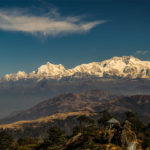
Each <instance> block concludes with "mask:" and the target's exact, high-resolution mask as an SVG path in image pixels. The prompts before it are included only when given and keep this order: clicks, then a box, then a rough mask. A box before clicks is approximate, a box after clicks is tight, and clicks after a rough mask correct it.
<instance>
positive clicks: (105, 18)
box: [0, 0, 150, 76]
mask: <svg viewBox="0 0 150 150" xmlns="http://www.w3.org/2000/svg"><path fill="white" fill-rule="evenodd" d="M123 55H133V56H136V57H139V58H141V59H143V60H150V1H149V0H0V76H3V75H4V74H6V73H14V72H17V71H19V70H23V71H25V72H27V73H28V72H31V71H32V70H35V69H36V68H38V67H39V66H40V65H42V64H45V63H46V62H47V61H49V62H51V63H55V64H63V65H64V66H65V67H66V68H71V67H74V66H76V65H79V64H82V63H88V62H93V61H101V60H104V59H108V58H111V57H113V56H123Z"/></svg>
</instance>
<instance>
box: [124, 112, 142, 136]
mask: <svg viewBox="0 0 150 150" xmlns="http://www.w3.org/2000/svg"><path fill="white" fill-rule="evenodd" d="M125 115H126V120H128V121H129V122H131V127H132V130H133V131H135V132H136V133H138V132H143V129H144V124H143V123H142V122H141V121H140V119H139V117H138V115H137V113H133V112H126V113H125Z"/></svg>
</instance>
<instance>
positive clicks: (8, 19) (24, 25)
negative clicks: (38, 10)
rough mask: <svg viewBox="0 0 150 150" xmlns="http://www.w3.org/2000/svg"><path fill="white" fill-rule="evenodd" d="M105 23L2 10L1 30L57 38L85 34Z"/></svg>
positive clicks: (78, 18)
mask: <svg viewBox="0 0 150 150" xmlns="http://www.w3.org/2000/svg"><path fill="white" fill-rule="evenodd" d="M105 22H106V21H105V20H97V21H88V22H85V21H84V20H83V18H82V17H77V16H69V17H68V16H67V17H62V16H61V15H60V14H59V13H58V12H50V13H48V14H47V15H42V16H41V15H40V16H37V15H33V14H30V13H29V12H23V11H21V10H11V11H10V10H0V30H4V31H16V32H17V31H18V32H25V33H31V34H35V35H36V34H42V35H44V36H46V35H53V36H56V35H60V34H73V33H84V32H87V31H89V30H91V29H92V28H94V27H96V26H97V25H100V24H103V23H105Z"/></svg>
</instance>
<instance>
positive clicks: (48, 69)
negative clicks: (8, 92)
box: [0, 56, 150, 82]
mask: <svg viewBox="0 0 150 150" xmlns="http://www.w3.org/2000/svg"><path fill="white" fill-rule="evenodd" d="M85 75H89V76H95V77H98V78H103V77H119V78H130V79H136V78H144V79H145V78H146V79H150V61H142V60H140V59H138V58H135V57H133V56H122V57H112V58H110V59H107V60H104V61H101V62H91V63H88V64H81V65H78V66H76V67H74V68H71V69H66V68H65V67H64V66H63V65H62V64H58V65H56V64H52V63H50V62H47V63H46V64H45V65H42V66H40V67H39V68H38V69H37V71H32V72H31V73H29V74H27V73H25V72H24V71H19V72H17V73H13V74H6V75H5V76H4V77H2V78H0V82H3V81H18V80H21V79H23V80H27V79H36V80H37V81H40V80H42V79H55V80H60V79H62V78H65V77H73V78H82V77H84V76H85Z"/></svg>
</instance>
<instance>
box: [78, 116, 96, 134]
mask: <svg viewBox="0 0 150 150" xmlns="http://www.w3.org/2000/svg"><path fill="white" fill-rule="evenodd" d="M77 120H78V121H79V125H80V132H82V129H83V127H84V126H87V125H91V124H94V120H93V119H92V118H90V117H88V116H84V115H82V116H79V117H78V119H77Z"/></svg>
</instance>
